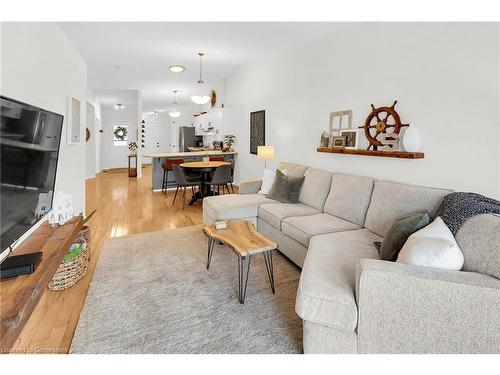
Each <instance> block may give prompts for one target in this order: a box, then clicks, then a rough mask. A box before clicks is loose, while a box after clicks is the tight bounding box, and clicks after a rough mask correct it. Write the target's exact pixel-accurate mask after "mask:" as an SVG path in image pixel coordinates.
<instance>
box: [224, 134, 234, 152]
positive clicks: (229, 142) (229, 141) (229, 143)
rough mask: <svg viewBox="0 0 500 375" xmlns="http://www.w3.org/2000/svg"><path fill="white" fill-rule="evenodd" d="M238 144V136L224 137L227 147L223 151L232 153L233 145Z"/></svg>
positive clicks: (229, 135)
mask: <svg viewBox="0 0 500 375" xmlns="http://www.w3.org/2000/svg"><path fill="white" fill-rule="evenodd" d="M235 142H236V136H235V135H233V134H228V135H226V136H225V137H224V144H225V145H226V147H224V148H223V149H222V152H230V151H233V145H234V144H235Z"/></svg>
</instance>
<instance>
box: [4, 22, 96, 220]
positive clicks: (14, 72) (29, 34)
mask: <svg viewBox="0 0 500 375" xmlns="http://www.w3.org/2000/svg"><path fill="white" fill-rule="evenodd" d="M1 28H2V31H1V42H2V44H1V80H0V82H1V87H0V91H1V93H2V95H5V96H8V97H11V98H13V99H17V100H20V101H23V102H26V103H29V104H32V105H35V106H38V107H41V108H44V109H47V110H49V111H53V112H56V113H59V114H62V115H64V124H63V132H62V141H61V149H60V154H59V162H58V167H57V178H56V190H63V191H65V192H67V193H70V194H71V195H72V196H73V207H74V209H75V213H78V212H81V211H83V210H84V208H85V136H84V131H85V126H82V128H81V134H80V137H81V139H82V142H81V143H80V144H76V145H68V144H67V143H66V139H67V136H66V116H67V101H68V95H71V96H73V97H74V98H76V99H78V100H79V101H80V103H81V105H82V107H81V108H82V110H81V112H82V119H81V121H82V124H85V112H86V111H85V103H86V87H87V65H86V64H85V62H84V61H83V60H82V58H81V57H80V55H79V54H78V52H77V51H76V50H75V48H74V47H73V45H72V44H71V43H70V41H69V40H68V38H67V37H66V35H65V34H64V32H63V31H62V30H61V29H60V28H59V26H58V25H57V24H54V23H38V22H36V23H2V24H1Z"/></svg>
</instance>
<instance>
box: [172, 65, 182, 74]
mask: <svg viewBox="0 0 500 375" xmlns="http://www.w3.org/2000/svg"><path fill="white" fill-rule="evenodd" d="M168 70H170V71H171V72H174V73H182V72H183V71H185V70H186V68H184V67H183V66H182V65H170V66H169V67H168Z"/></svg>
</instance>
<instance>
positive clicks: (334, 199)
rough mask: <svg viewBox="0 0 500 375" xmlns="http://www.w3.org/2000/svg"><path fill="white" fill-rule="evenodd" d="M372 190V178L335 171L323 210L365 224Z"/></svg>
mask: <svg viewBox="0 0 500 375" xmlns="http://www.w3.org/2000/svg"><path fill="white" fill-rule="evenodd" d="M372 191H373V180H372V179H371V178H368V177H361V176H353V175H350V174H343V173H335V174H334V175H333V178H332V184H331V188H330V193H329V194H328V198H327V199H326V202H325V206H324V209H323V211H324V212H326V213H328V214H331V215H334V216H338V217H340V218H342V219H345V220H349V221H350V222H352V223H354V224H357V225H360V226H363V224H364V222H365V216H366V211H367V210H368V206H369V204H370V198H371V196H372Z"/></svg>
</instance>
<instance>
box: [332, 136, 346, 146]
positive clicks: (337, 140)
mask: <svg viewBox="0 0 500 375" xmlns="http://www.w3.org/2000/svg"><path fill="white" fill-rule="evenodd" d="M332 147H333V148H337V149H343V148H345V137H343V136H340V135H338V136H335V137H333V139H332Z"/></svg>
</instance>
